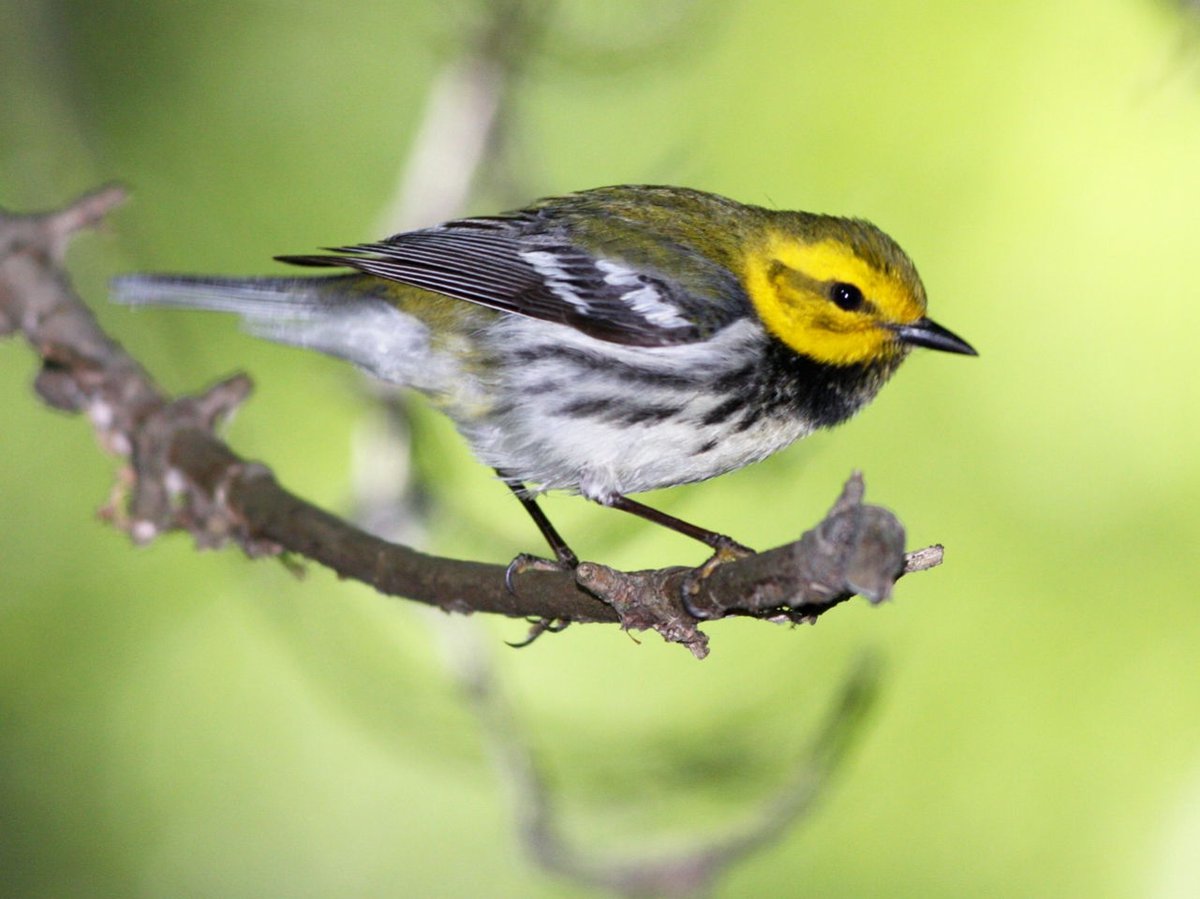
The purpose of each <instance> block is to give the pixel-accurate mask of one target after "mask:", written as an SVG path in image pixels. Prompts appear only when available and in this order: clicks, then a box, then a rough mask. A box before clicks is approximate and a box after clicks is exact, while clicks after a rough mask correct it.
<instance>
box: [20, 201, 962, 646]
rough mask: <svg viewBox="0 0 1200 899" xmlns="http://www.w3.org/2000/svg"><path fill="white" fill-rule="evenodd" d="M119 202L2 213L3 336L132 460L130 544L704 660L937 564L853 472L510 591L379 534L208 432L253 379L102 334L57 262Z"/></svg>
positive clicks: (481, 572) (119, 509)
mask: <svg viewBox="0 0 1200 899" xmlns="http://www.w3.org/2000/svg"><path fill="white" fill-rule="evenodd" d="M124 198H125V192H124V191H123V190H122V189H121V188H120V187H106V188H103V189H101V190H99V191H97V192H95V193H93V194H89V195H87V196H85V197H82V198H81V199H79V200H78V201H76V202H75V203H73V204H71V205H70V206H68V207H66V208H65V209H63V210H61V211H58V212H52V213H45V214H40V215H24V216H22V215H11V214H8V213H6V212H4V211H2V210H0V334H9V333H14V332H17V331H20V332H21V333H22V334H23V335H24V337H25V338H26V340H27V341H28V342H29V344H30V345H31V346H32V347H33V348H34V350H35V352H36V353H37V354H38V355H39V356H40V357H41V359H42V369H41V372H40V373H39V374H38V377H37V379H36V381H35V390H36V391H37V393H38V395H39V396H40V397H41V398H42V399H43V400H44V401H45V402H46V403H47V404H48V405H50V406H53V407H54V408H57V409H62V410H66V411H72V412H81V413H84V414H86V415H87V416H88V418H89V419H90V420H91V422H92V425H93V427H94V428H95V430H96V433H97V435H98V437H99V439H100V443H101V445H102V446H103V447H104V448H105V449H106V450H108V451H109V452H111V453H113V454H115V455H117V456H120V457H124V458H125V459H127V460H128V465H127V468H126V469H125V470H124V471H123V473H122V475H123V476H122V478H121V479H119V484H120V487H121V489H120V490H118V492H117V495H116V496H115V497H114V501H112V502H110V504H109V506H108V507H107V509H106V510H105V511H106V513H107V517H108V518H109V520H111V521H112V522H113V523H114V524H116V525H118V526H121V527H123V528H124V529H126V530H127V531H128V533H129V534H130V536H131V537H132V538H133V539H134V540H135V541H136V542H138V543H145V542H148V541H149V540H152V539H153V538H154V537H156V536H158V535H159V534H162V533H164V532H167V531H171V530H185V531H187V532H188V533H190V534H191V535H192V536H193V538H194V539H195V540H196V542H197V544H198V545H200V546H202V547H216V546H221V545H223V544H224V543H226V542H229V541H233V542H235V543H237V544H238V545H239V546H241V547H242V549H243V550H244V551H245V552H246V553H247V554H248V555H250V556H262V555H276V554H279V553H281V552H285V551H286V552H290V553H295V554H297V555H300V556H304V557H306V558H309V559H312V560H314V561H316V562H319V563H320V564H322V565H325V566H327V567H329V568H331V569H333V570H334V571H335V572H337V573H338V574H339V575H341V576H343V577H348V578H354V579H355V580H359V581H362V582H363V583H365V584H368V585H370V586H372V587H374V588H375V589H376V590H378V591H379V592H381V593H385V594H388V595H391V596H402V597H406V598H408V599H412V600H416V601H418V602H423V603H427V604H430V605H434V606H438V607H440V608H442V609H444V610H446V611H448V612H461V613H471V612H492V613H498V614H501V615H507V616H510V617H531V618H535V619H540V620H542V621H561V622H598V621H607V622H619V623H620V624H621V625H622V626H623V627H625V628H629V629H635V630H646V629H654V630H656V631H658V632H659V633H660V634H662V635H663V637H664V638H666V639H667V640H670V641H672V642H678V643H683V644H684V645H686V646H687V647H688V648H689V649H690V650H691V651H692V652H693V653H694V654H695V655H696V656H698V657H703V656H704V655H706V654H707V651H708V650H707V637H706V636H705V635H704V634H703V633H702V632H701V631H700V630H699V628H698V625H699V623H700V622H701V621H702V620H706V619H715V618H720V617H723V616H725V615H744V616H751V617H756V618H765V619H768V620H772V621H784V622H788V621H791V622H795V621H811V620H814V619H815V618H816V617H818V616H819V615H821V614H823V613H824V612H826V611H828V609H830V608H832V607H833V606H835V605H837V604H838V603H841V602H843V601H844V600H846V599H848V598H849V597H850V596H852V595H854V594H856V593H857V594H861V595H863V596H866V597H867V598H868V599H870V600H871V601H873V602H879V601H881V600H882V599H884V598H886V597H887V596H888V595H889V594H890V592H891V588H892V585H893V583H894V582H895V581H896V579H897V578H899V577H900V576H901V575H902V574H904V573H905V572H906V571H908V570H921V569H923V568H929V567H933V565H936V564H939V563H940V561H941V548H940V547H933V548H930V549H928V550H922V551H921V552H920V553H918V554H913V555H911V556H908V557H906V556H905V554H904V550H903V545H904V530H903V527H902V526H901V524H900V522H899V521H898V520H896V518H895V516H893V515H892V514H891V513H890V512H888V511H887V510H885V509H881V508H878V507H874V506H866V505H864V504H863V503H862V494H863V485H862V479H861V477H859V476H858V475H855V476H854V477H852V478H851V480H850V481H849V482H848V483H847V485H846V488H845V490H844V491H843V493H842V496H841V497H840V498H839V499H838V501H837V503H836V504H835V505H834V507H833V508H832V509H831V510H830V513H829V514H828V515H827V516H826V518H825V519H824V520H823V521H822V522H821V523H820V524H818V525H817V526H816V527H815V528H814V529H813V530H811V531H809V532H808V533H807V534H805V535H804V536H803V537H802V538H801V539H800V540H798V541H796V542H795V543H791V544H788V545H786V546H782V547H779V548H777V549H774V550H771V551H769V552H765V553H761V554H759V555H756V556H752V557H750V558H747V559H743V560H739V561H736V562H729V563H726V564H722V565H717V566H704V567H702V568H699V569H689V568H679V567H673V568H664V569H658V570H653V571H640V572H620V571H616V570H614V569H611V568H607V567H605V566H602V565H598V564H595V563H583V564H581V565H580V567H579V570H578V571H577V572H575V573H570V572H557V571H555V572H547V571H530V572H527V573H525V574H523V575H521V577H520V579H519V586H518V590H517V593H516V594H515V595H514V594H512V593H510V592H508V590H507V589H506V588H505V586H504V571H505V569H504V566H500V565H489V564H483V563H478V562H468V561H460V560H455V559H445V558H438V557H434V556H429V555H425V554H422V553H419V552H416V551H415V550H412V549H410V548H408V547H405V546H399V545H396V544H390V543H387V542H385V541H383V540H380V539H378V538H376V537H373V536H371V535H370V534H367V533H365V532H364V531H362V530H360V529H358V528H356V527H354V526H353V525H350V524H348V523H346V522H344V521H342V520H341V519H339V518H337V517H335V516H333V515H330V514H329V513H327V512H325V511H323V510H321V509H318V508H317V507H315V506H313V505H312V504H310V503H308V502H305V501H304V500H303V499H300V498H299V497H297V496H295V495H294V494H292V493H290V492H288V491H287V490H285V489H284V488H283V487H282V486H281V485H280V484H279V483H278V482H277V481H276V480H275V478H274V476H273V475H272V474H271V472H270V470H269V469H268V468H266V467H265V466H263V465H261V464H259V463H255V462H248V461H246V460H244V459H242V458H240V457H239V456H237V455H236V454H235V453H234V452H233V451H232V450H231V449H230V448H229V447H228V446H226V444H225V443H223V442H222V441H221V440H220V439H218V438H217V436H216V435H215V433H214V429H215V427H216V426H217V425H218V424H219V423H220V422H221V420H222V419H224V418H225V417H227V416H228V415H229V413H230V412H232V411H233V410H234V409H235V408H237V406H238V405H239V404H241V403H242V402H243V401H244V400H245V399H246V398H247V397H248V396H249V394H250V390H251V383H250V380H249V378H247V377H246V376H244V375H237V376H235V377H233V378H230V379H228V380H226V381H224V382H222V383H219V384H217V385H215V386H214V387H212V388H210V389H209V390H208V391H206V392H205V393H203V394H200V395H198V396H190V397H180V398H177V399H171V398H169V397H167V396H166V395H165V394H164V393H163V392H162V391H161V390H160V389H159V388H158V387H157V386H156V385H155V384H154V382H153V381H152V380H151V378H150V376H149V375H148V374H147V373H146V372H145V370H144V369H142V367H141V366H140V365H139V364H138V363H137V362H136V361H135V360H134V359H133V358H131V357H130V356H129V355H128V354H127V353H126V352H125V351H124V350H123V349H122V348H121V346H120V345H119V344H117V343H116V342H115V341H113V340H112V339H110V338H109V337H108V336H107V335H106V334H104V333H103V331H101V329H100V327H99V325H98V324H97V322H96V319H95V317H94V316H93V315H92V314H91V312H90V311H89V310H88V309H87V307H86V306H85V305H84V303H83V302H82V301H81V300H80V299H79V297H78V296H77V295H76V294H75V292H74V290H73V288H72V287H71V284H70V281H69V279H68V277H67V275H66V273H65V272H64V271H63V269H62V260H63V258H64V255H65V252H66V247H67V244H68V241H69V239H70V238H71V237H72V236H73V235H74V234H75V233H77V232H78V231H79V230H80V229H82V228H85V227H89V226H92V225H95V224H97V223H98V222H100V221H101V219H102V218H103V217H104V216H105V215H106V214H107V213H108V212H109V211H110V210H111V209H112V208H113V207H115V206H117V205H118V204H119V203H121V202H122V200H123V199H124ZM126 494H127V495H126ZM122 499H127V504H126V503H122V502H121V500H122Z"/></svg>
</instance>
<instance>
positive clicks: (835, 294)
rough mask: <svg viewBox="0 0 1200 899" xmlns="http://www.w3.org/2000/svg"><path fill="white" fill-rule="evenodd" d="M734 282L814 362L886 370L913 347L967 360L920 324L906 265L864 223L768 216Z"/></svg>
mask: <svg viewBox="0 0 1200 899" xmlns="http://www.w3.org/2000/svg"><path fill="white" fill-rule="evenodd" d="M743 278H744V281H745V285H746V289H747V292H748V293H749V295H750V299H751V301H752V302H753V303H754V307H755V310H756V311H757V312H758V316H759V318H760V319H761V320H762V323H763V325H764V326H765V327H766V329H767V330H768V331H769V332H770V333H771V334H773V335H774V336H775V337H777V338H779V339H780V340H781V341H783V342H784V343H785V344H787V345H788V346H789V347H791V348H792V349H793V350H795V351H796V352H798V353H801V354H803V355H805V356H807V357H809V358H811V359H814V360H816V361H817V362H823V363H826V364H829V365H864V364H865V365H870V364H874V363H889V362H895V361H898V360H899V359H901V358H903V357H904V355H905V354H906V353H907V352H908V350H909V348H910V347H913V346H924V347H930V348H931V349H935V350H944V351H947V352H951V353H962V354H965V355H971V356H973V355H975V350H974V349H973V348H972V347H971V346H970V344H968V343H967V342H966V341H965V340H963V339H962V338H960V337H958V336H957V335H955V334H953V333H951V332H950V331H948V330H946V329H945V328H943V327H941V325H938V324H936V323H935V322H933V321H931V320H930V319H928V318H926V316H925V288H924V286H923V285H922V284H921V279H920V277H919V276H918V275H917V269H916V267H915V266H914V265H913V263H912V260H910V259H909V258H908V255H907V254H906V253H905V252H904V251H903V250H902V249H900V247H899V246H898V245H897V244H896V242H895V241H894V240H892V239H891V238H890V237H888V236H887V235H886V234H884V233H883V232H882V231H880V230H879V229H878V228H876V227H875V226H874V225H872V224H870V223H869V222H864V221H861V220H859V219H844V218H836V217H833V216H821V215H807V214H804V213H776V214H775V217H774V219H773V221H772V222H771V224H770V225H769V227H768V228H767V229H766V231H765V234H764V238H763V240H762V241H761V242H760V243H759V244H758V245H757V246H755V247H754V248H753V249H752V250H751V251H750V253H749V254H748V256H747V259H746V267H745V271H744V273H743Z"/></svg>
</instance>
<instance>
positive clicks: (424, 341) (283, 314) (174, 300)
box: [111, 274, 440, 390]
mask: <svg viewBox="0 0 1200 899" xmlns="http://www.w3.org/2000/svg"><path fill="white" fill-rule="evenodd" d="M373 281H374V279H371V278H369V277H367V276H364V275H358V274H354V275H340V276H333V277H324V278H322V277H315V278H214V277H209V276H200V275H122V276H120V277H118V278H114V279H113V281H112V283H111V291H112V298H113V300H114V302H117V303H120V304H122V305H125V306H172V307H175V308H180V309H202V310H208V311H212V312H232V313H234V314H236V315H238V316H240V317H241V319H242V326H243V328H244V329H245V330H246V331H248V332H249V333H251V334H253V335H255V336H256V337H263V338H266V339H267V340H273V341H275V342H277V343H283V344H288V345H290V346H297V347H304V348H306V349H311V350H317V351H318V352H321V353H326V354H328V355H330V356H336V357H338V358H339V359H345V360H346V361H348V362H352V363H354V364H355V365H358V366H360V367H361V368H363V369H365V370H366V371H368V372H371V373H372V374H374V375H376V376H377V377H380V378H383V379H384V380H386V381H392V382H394V383H399V384H407V385H409V386H413V387H416V388H418V389H425V390H435V389H437V388H438V384H440V381H438V380H437V379H436V378H434V377H433V375H432V374H430V372H431V371H432V366H431V364H430V347H429V338H428V333H429V332H428V328H426V326H425V325H423V324H421V323H420V322H419V321H417V320H416V319H415V318H413V317H412V316H410V315H406V314H405V313H403V312H401V311H400V310H399V309H397V308H396V307H395V306H394V305H393V304H392V303H390V302H388V300H387V299H386V298H385V297H384V296H383V295H382V294H381V293H379V292H378V290H374V289H372V282H373Z"/></svg>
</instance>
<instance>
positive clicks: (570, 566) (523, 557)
mask: <svg viewBox="0 0 1200 899" xmlns="http://www.w3.org/2000/svg"><path fill="white" fill-rule="evenodd" d="M578 566H579V560H578V559H576V558H575V557H574V555H572V556H571V558H569V559H559V560H557V561H554V560H552V559H543V558H542V557H541V556H534V555H531V554H529V553H520V554H519V555H517V556H515V557H514V558H513V560H512V561H511V562H509V563H508V567H507V568H505V569H504V589H505V590H507V591H508V592H509V593H511V594H512V595H513V596H516V595H517V588H516V585H515V579H516V576H517V575H518V574H524V573H525V572H526V571H574V570H575V569H576V568H577V567H578Z"/></svg>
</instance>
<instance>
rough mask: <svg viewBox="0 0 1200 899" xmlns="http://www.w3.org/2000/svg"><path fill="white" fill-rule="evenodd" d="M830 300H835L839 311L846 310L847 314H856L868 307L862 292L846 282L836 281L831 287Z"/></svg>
mask: <svg viewBox="0 0 1200 899" xmlns="http://www.w3.org/2000/svg"><path fill="white" fill-rule="evenodd" d="M829 299H831V300H833V302H834V303H836V304H837V306H838V308H839V309H845V310H846V311H847V312H855V311H857V310H859V309H861V308H862V307H863V306H864V305H866V299H865V298H864V297H863V294H862V291H861V290H859V289H858V288H857V287H855V286H854V285H853V284H847V283H846V282H845V281H834V282H833V284H832V285H830V287H829Z"/></svg>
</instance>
